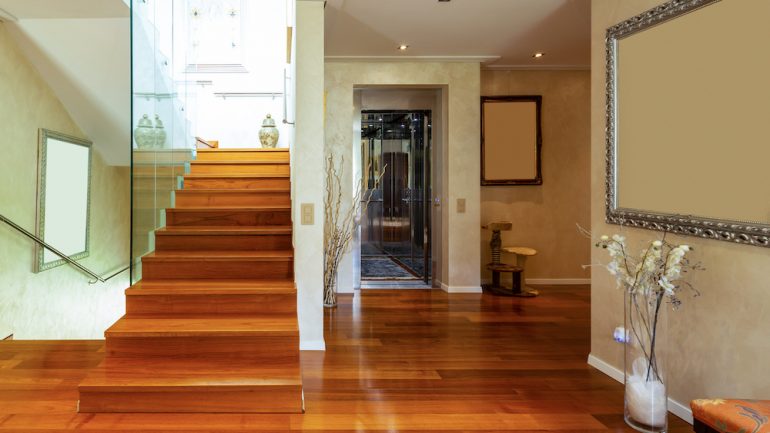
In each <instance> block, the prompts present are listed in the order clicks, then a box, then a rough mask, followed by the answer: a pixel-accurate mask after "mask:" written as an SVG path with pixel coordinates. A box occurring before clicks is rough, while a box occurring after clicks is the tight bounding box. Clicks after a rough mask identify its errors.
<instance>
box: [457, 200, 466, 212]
mask: <svg viewBox="0 0 770 433" xmlns="http://www.w3.org/2000/svg"><path fill="white" fill-rule="evenodd" d="M457 213H465V199H464V198H458V199H457Z"/></svg>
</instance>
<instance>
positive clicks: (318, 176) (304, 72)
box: [291, 0, 325, 350]
mask: <svg viewBox="0 0 770 433" xmlns="http://www.w3.org/2000/svg"><path fill="white" fill-rule="evenodd" d="M323 8H324V3H323V2H321V1H315V0H313V1H309V0H308V1H298V2H297V30H296V49H295V50H293V51H294V53H295V62H294V67H295V69H296V71H295V74H294V77H296V79H295V83H296V95H297V97H296V113H295V123H296V127H295V139H294V142H293V143H292V151H291V170H292V173H291V186H292V209H293V210H292V212H293V220H294V275H295V282H296V283H297V310H298V316H299V331H300V348H301V349H302V350H323V349H324V347H325V346H324V335H323V215H324V213H323V196H324V187H323V182H324V176H323V157H324V138H323V128H324V127H323V121H324V120H323V106H324V100H323V99H324V95H323V84H324V42H323V41H324V37H323V34H324V9H323ZM302 203H311V204H313V206H314V209H315V224H313V225H301V224H300V221H302V218H301V207H300V205H301V204H302Z"/></svg>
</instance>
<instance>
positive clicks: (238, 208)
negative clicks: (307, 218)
mask: <svg viewBox="0 0 770 433" xmlns="http://www.w3.org/2000/svg"><path fill="white" fill-rule="evenodd" d="M287 209H289V210H290V209H291V205H290V204H286V205H281V204H275V205H268V206H232V205H227V206H221V207H218V206H202V207H185V208H168V209H166V212H206V211H211V210H216V211H227V210H232V211H244V210H254V211H282V210H287Z"/></svg>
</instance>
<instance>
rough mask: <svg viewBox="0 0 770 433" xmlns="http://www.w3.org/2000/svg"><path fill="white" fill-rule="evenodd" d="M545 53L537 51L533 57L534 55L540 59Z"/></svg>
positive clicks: (533, 55)
mask: <svg viewBox="0 0 770 433" xmlns="http://www.w3.org/2000/svg"><path fill="white" fill-rule="evenodd" d="M544 55H545V53H535V54H532V57H534V58H536V59H539V58H541V57H543V56H544Z"/></svg>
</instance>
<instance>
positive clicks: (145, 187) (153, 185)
mask: <svg viewBox="0 0 770 433" xmlns="http://www.w3.org/2000/svg"><path fill="white" fill-rule="evenodd" d="M176 184H177V176H159V177H135V178H134V179H133V183H132V186H133V188H134V192H138V191H151V190H155V189H160V188H162V189H165V190H171V189H173V188H175V187H176Z"/></svg>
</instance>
